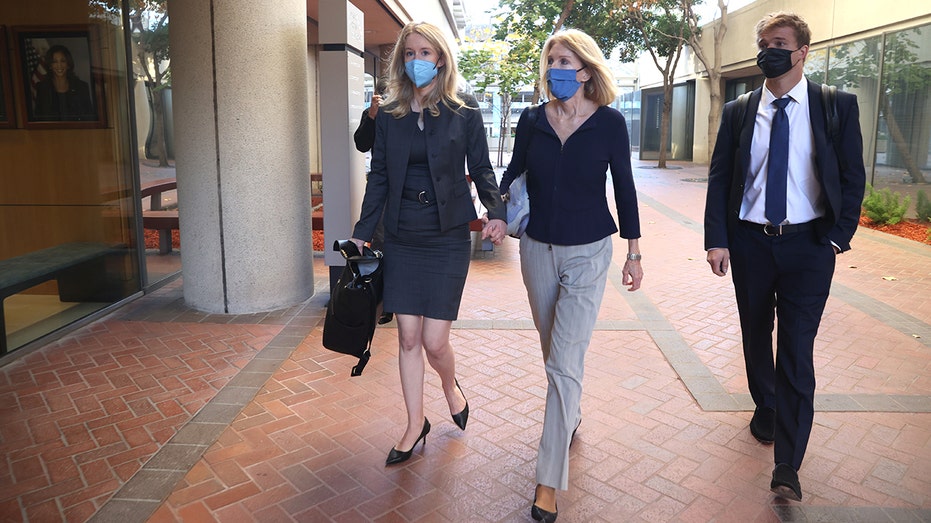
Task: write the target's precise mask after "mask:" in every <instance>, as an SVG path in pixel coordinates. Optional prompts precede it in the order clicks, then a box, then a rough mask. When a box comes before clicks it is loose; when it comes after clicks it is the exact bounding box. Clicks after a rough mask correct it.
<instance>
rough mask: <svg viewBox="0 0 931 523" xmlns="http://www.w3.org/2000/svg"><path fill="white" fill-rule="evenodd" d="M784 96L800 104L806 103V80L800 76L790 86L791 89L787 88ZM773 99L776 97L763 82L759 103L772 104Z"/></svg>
mask: <svg viewBox="0 0 931 523" xmlns="http://www.w3.org/2000/svg"><path fill="white" fill-rule="evenodd" d="M786 96H788V97H789V98H791V99H793V100H795V102H796V103H799V104H802V105H805V104H807V103H808V80H806V79H805V77H802V79H801V80H799V81H798V83H797V84H795V86H794V87H792V89H789V92H788V93H786ZM775 99H776V96H775V95H773V93H772V92H770V90H769V88H768V87H766V85H765V84H764V85H763V97H762V99H761V100H760V105H764V106H765V107H769V106H770V105H772V103H773V100H775Z"/></svg>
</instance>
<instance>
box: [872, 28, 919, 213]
mask: <svg viewBox="0 0 931 523" xmlns="http://www.w3.org/2000/svg"><path fill="white" fill-rule="evenodd" d="M882 56H883V59H884V62H883V74H882V86H881V90H880V93H879V115H880V116H879V118H880V120H879V123H880V125H879V126H878V129H877V134H876V141H877V154H876V174H875V177H876V178H879V177H880V176H882V177H884V178H886V179H887V180H889V181H890V182H899V183H902V184H906V185H911V184H914V183H926V182H929V181H931V161H929V158H928V152H929V142H931V25H925V26H922V27H916V28H913V29H909V30H905V31H898V32H894V33H888V34H886V35H885V45H884V49H883V55H882ZM880 142H881V143H882V144H883V150H882V151H880V150H879V149H880V147H879V143H880ZM911 192H917V190H914V191H911ZM914 200H915V197H914V196H913V197H912V201H914Z"/></svg>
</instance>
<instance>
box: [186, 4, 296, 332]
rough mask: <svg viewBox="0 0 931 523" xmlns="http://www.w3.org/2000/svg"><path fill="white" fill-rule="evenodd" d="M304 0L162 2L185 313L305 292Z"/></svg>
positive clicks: (285, 302)
mask: <svg viewBox="0 0 931 523" xmlns="http://www.w3.org/2000/svg"><path fill="white" fill-rule="evenodd" d="M306 11H307V6H306V2H305V0H227V1H224V2H215V1H207V2H188V1H183V0H171V1H170V2H169V15H170V16H171V55H172V57H171V69H172V78H173V81H172V84H173V91H174V122H175V157H176V167H177V177H178V203H179V209H180V211H179V214H180V219H181V243H182V245H183V247H182V249H181V250H182V253H181V262H182V278H183V282H184V299H185V301H186V302H187V304H188V305H190V306H191V307H194V308H196V309H200V310H203V311H207V312H212V313H231V314H241V313H250V312H259V311H265V310H271V309H276V308H281V307H286V306H289V305H294V304H297V303H300V302H302V301H304V300H306V299H307V298H309V297H310V296H311V295H312V293H313V286H314V285H313V278H314V277H313V247H312V240H311V235H310V180H309V172H310V170H309V154H308V150H307V146H308V136H309V135H308V116H307V115H308V108H307V107H308V100H307V25H306V24H307V18H306V16H307V15H306Z"/></svg>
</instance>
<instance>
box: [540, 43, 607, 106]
mask: <svg viewBox="0 0 931 523" xmlns="http://www.w3.org/2000/svg"><path fill="white" fill-rule="evenodd" d="M556 44H562V45H563V46H564V47H565V48H566V49H568V50H570V51H572V52H573V53H575V55H576V56H578V57H579V60H581V61H582V65H583V66H584V67H586V68H587V69H588V72H589V74H591V78H590V79H589V80H588V81H587V82H585V84H584V89H585V91H584V92H585V98H588V99H589V100H591V101H593V102H595V103H596V104H598V105H610V104H612V103H614V99H615V98H616V97H617V89H615V87H614V75H613V74H612V73H611V69H610V68H609V67H608V62H607V61H606V60H605V57H604V53H602V52H601V49H599V48H598V44H596V43H595V40H594V39H592V37H590V36H588V35H587V34H585V33H583V32H582V31H579V30H578V29H564V30H562V31H559V32H558V33H556V34H554V35H553V36H550V37H549V38H547V39H546V43H545V44H543V51H542V52H541V53H540V81H541V83H542V84H543V89H544V90H545V92H546V97H547V98H549V99H550V100H555V97H554V96H553V93H551V92H550V86H549V83H548V82H547V81H546V70H547V69H549V65H548V64H547V63H546V58H547V55H549V54H550V50H551V49H552V48H553V46H554V45H556Z"/></svg>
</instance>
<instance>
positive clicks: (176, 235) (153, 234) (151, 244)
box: [144, 229, 181, 249]
mask: <svg viewBox="0 0 931 523" xmlns="http://www.w3.org/2000/svg"><path fill="white" fill-rule="evenodd" d="M144 233H145V248H146V249H158V231H153V230H151V229H146V230H145V231H144ZM171 246H172V247H173V248H175V249H177V248H179V247H181V231H179V230H177V229H173V230H172V231H171Z"/></svg>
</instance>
